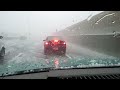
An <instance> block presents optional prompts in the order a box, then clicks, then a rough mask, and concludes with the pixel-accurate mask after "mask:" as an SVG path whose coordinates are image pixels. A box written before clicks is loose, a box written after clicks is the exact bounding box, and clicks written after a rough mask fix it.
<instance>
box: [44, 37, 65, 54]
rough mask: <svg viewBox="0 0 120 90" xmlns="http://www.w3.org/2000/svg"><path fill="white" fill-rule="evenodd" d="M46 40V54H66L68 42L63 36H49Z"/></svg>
mask: <svg viewBox="0 0 120 90" xmlns="http://www.w3.org/2000/svg"><path fill="white" fill-rule="evenodd" d="M43 41H44V54H45V55H47V54H48V53H51V52H52V53H53V52H55V53H60V54H63V55H65V53H66V42H65V41H64V39H63V38H62V37H61V36H48V37H47V38H46V40H43Z"/></svg>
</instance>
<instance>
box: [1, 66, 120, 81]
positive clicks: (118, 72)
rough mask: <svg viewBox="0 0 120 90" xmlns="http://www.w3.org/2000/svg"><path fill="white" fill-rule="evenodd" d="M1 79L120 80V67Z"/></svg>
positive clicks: (22, 75)
mask: <svg viewBox="0 0 120 90" xmlns="http://www.w3.org/2000/svg"><path fill="white" fill-rule="evenodd" d="M0 79H120V67H109V68H106V67H105V68H103V67H102V68H83V69H77V68H76V69H58V70H57V69H55V70H50V71H48V72H39V73H30V74H21V75H14V76H6V77H0Z"/></svg>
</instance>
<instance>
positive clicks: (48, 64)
mask: <svg viewBox="0 0 120 90" xmlns="http://www.w3.org/2000/svg"><path fill="white" fill-rule="evenodd" d="M119 65H120V12H119V11H0V76H4V75H9V74H15V73H16V72H19V71H29V70H31V71H33V72H34V70H35V69H45V68H53V69H66V68H67V69H68V68H83V67H84V68H86V67H87V68H89V67H109V66H119Z"/></svg>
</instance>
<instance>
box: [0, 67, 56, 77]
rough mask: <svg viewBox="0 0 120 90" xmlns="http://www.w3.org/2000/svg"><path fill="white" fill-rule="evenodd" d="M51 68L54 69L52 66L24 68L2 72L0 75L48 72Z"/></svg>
mask: <svg viewBox="0 0 120 90" xmlns="http://www.w3.org/2000/svg"><path fill="white" fill-rule="evenodd" d="M52 69H54V67H48V68H39V69H31V70H24V71H16V72H10V73H4V74H2V75H1V76H0V77H6V76H14V75H22V74H31V73H40V72H49V71H50V70H52Z"/></svg>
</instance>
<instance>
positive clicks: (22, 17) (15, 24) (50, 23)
mask: <svg viewBox="0 0 120 90" xmlns="http://www.w3.org/2000/svg"><path fill="white" fill-rule="evenodd" d="M99 12H100V11H94V12H90V11H0V32H3V31H4V32H14V33H20V34H24V33H28V32H30V33H32V34H33V35H39V34H41V33H51V32H54V31H55V30H56V29H58V30H61V29H64V28H66V27H68V26H70V25H72V24H74V23H77V22H79V21H81V20H84V19H85V18H87V17H88V16H89V15H90V14H91V13H94V14H97V13H99ZM73 21H74V22H73Z"/></svg>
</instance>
